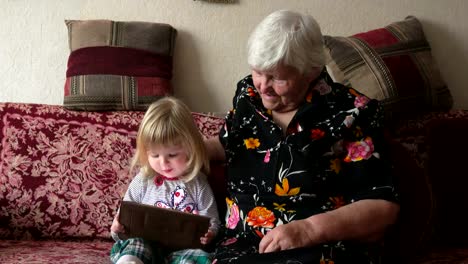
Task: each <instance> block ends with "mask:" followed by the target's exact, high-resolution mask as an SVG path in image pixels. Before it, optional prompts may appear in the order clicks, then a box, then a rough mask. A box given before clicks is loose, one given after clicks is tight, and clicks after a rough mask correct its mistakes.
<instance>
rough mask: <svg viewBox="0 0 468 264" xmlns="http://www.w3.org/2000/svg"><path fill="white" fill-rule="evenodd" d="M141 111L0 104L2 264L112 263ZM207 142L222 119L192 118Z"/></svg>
mask: <svg viewBox="0 0 468 264" xmlns="http://www.w3.org/2000/svg"><path fill="white" fill-rule="evenodd" d="M143 114H144V113H143V112H136V111H135V112H117V111H115V112H77V111H70V110H67V109H65V108H63V107H62V106H52V105H41V104H18V103H1V104H0V155H1V158H0V263H15V264H18V263H62V264H67V263H80V264H82V263H93V264H96V263H109V262H110V261H109V257H108V256H109V252H110V248H111V247H112V244H113V241H112V240H111V239H110V235H109V228H110V225H111V223H112V218H113V216H114V215H115V212H116V210H117V208H118V205H119V202H120V199H121V197H122V195H123V194H124V193H125V191H126V188H127V185H128V184H129V182H130V180H131V179H132V177H133V175H134V173H133V172H129V169H128V168H129V160H130V158H131V157H132V155H133V153H134V147H135V137H136V133H137V130H138V125H139V123H140V120H141V118H142V117H143ZM193 117H194V120H195V121H196V123H197V124H198V126H199V128H200V131H201V132H202V133H203V135H204V136H213V135H215V134H216V133H217V132H218V131H219V128H220V126H221V125H222V124H223V120H222V119H220V118H215V117H211V116H208V115H204V114H201V113H193Z"/></svg>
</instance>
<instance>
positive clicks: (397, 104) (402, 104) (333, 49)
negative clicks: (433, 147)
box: [324, 16, 453, 119]
mask: <svg viewBox="0 0 468 264" xmlns="http://www.w3.org/2000/svg"><path fill="white" fill-rule="evenodd" d="M324 39H325V45H326V47H327V48H328V51H329V53H330V56H331V62H330V63H329V64H328V65H327V69H328V71H329V73H330V75H331V76H333V78H334V79H335V81H337V82H341V83H343V84H345V85H349V86H352V87H353V88H355V89H357V90H358V91H360V92H362V93H364V94H366V95H367V96H369V97H371V98H375V99H379V100H381V101H382V102H383V105H384V107H385V110H386V115H387V118H389V119H396V118H400V117H407V116H408V115H411V114H418V113H421V112H426V111H434V110H447V109H450V108H451V107H452V103H453V102H452V96H451V94H450V91H449V90H448V88H447V86H446V84H445V82H444V80H443V79H442V77H441V75H440V72H439V69H438V67H437V65H436V63H435V61H434V58H433V57H432V54H431V47H430V46H429V43H428V42H427V40H426V38H425V36H424V32H423V29H422V26H421V23H420V22H419V21H418V19H416V18H415V17H412V16H410V17H407V18H406V19H405V20H403V21H398V22H395V23H391V24H390V25H388V26H386V27H383V28H379V29H374V30H371V31H368V32H363V33H358V34H355V35H353V36H350V37H342V36H325V37H324Z"/></svg>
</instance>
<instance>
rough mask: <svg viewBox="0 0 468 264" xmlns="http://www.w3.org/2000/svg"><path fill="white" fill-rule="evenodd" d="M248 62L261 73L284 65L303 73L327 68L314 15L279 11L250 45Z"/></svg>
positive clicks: (255, 33)
mask: <svg viewBox="0 0 468 264" xmlns="http://www.w3.org/2000/svg"><path fill="white" fill-rule="evenodd" d="M247 50H248V55H247V61H248V63H249V65H250V67H252V68H254V69H258V70H272V69H274V68H275V67H277V66H278V65H280V64H283V65H287V66H291V67H294V68H296V69H297V70H298V71H299V72H300V73H302V74H308V73H310V72H311V71H312V70H313V69H314V68H323V67H324V66H325V60H326V58H325V49H324V45H323V36H322V32H321V31H320V26H319V25H318V23H317V21H315V19H314V18H313V17H312V16H310V15H303V14H300V13H297V12H294V11H289V10H279V11H275V12H273V13H271V14H270V15H268V16H267V17H266V18H264V19H263V20H262V21H261V22H260V23H259V24H258V25H257V27H256V28H255V29H254V31H253V32H252V33H251V35H250V37H249V40H248V43H247Z"/></svg>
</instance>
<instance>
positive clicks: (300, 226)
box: [206, 10, 399, 264]
mask: <svg viewBox="0 0 468 264" xmlns="http://www.w3.org/2000/svg"><path fill="white" fill-rule="evenodd" d="M325 57H326V56H325V53H324V46H323V41H322V34H321V31H320V27H319V25H318V24H317V22H316V21H315V20H314V18H312V17H311V16H309V15H302V14H299V13H296V12H292V11H286V10H282V11H277V12H274V13H272V14H270V15H269V16H267V17H266V18H265V19H264V20H263V21H262V22H261V23H260V24H259V25H258V26H257V27H256V29H255V30H254V31H253V33H252V34H251V36H250V38H249V41H248V63H249V65H250V66H251V70H252V74H251V75H249V76H247V77H245V78H244V79H242V80H241V81H239V83H238V84H237V90H236V93H235V96H234V99H233V109H232V110H231V111H230V112H229V113H228V115H227V117H226V125H225V126H224V128H223V129H221V132H220V135H219V138H212V139H209V140H208V141H207V142H206V143H207V144H206V145H207V147H208V149H209V152H210V154H211V157H212V159H221V160H225V161H226V162H227V184H228V185H227V186H228V197H227V198H226V202H227V206H228V208H227V215H226V219H225V221H226V224H225V226H226V230H225V232H224V234H223V237H222V238H221V241H220V242H219V245H218V247H217V249H216V252H215V262H216V263H234V262H240V261H242V262H243V263H249V262H252V263H261V262H262V261H263V262H265V263H283V262H284V263H286V262H288V261H289V262H288V263H294V262H293V261H298V262H299V263H318V264H319V263H335V264H339V263H375V257H374V255H373V254H371V251H372V250H371V248H372V246H371V245H372V244H376V243H373V242H376V241H378V240H380V239H381V238H382V236H383V234H384V232H385V230H386V229H387V228H388V227H389V226H390V225H392V224H393V223H394V222H395V220H396V218H397V215H398V212H399V205H398V203H397V194H396V192H395V190H394V186H393V182H392V178H391V174H390V169H389V168H390V165H389V164H388V161H387V156H386V153H385V149H384V147H385V146H384V141H383V133H382V119H383V118H382V117H383V113H382V108H381V106H380V104H379V103H378V102H377V101H376V100H371V99H369V98H368V97H366V96H364V95H363V94H361V93H359V92H358V91H356V90H354V89H352V88H349V87H345V86H343V85H341V84H338V83H334V82H333V81H332V79H331V78H330V76H329V75H328V74H327V72H326V70H325V67H324V66H325V60H326V59H325ZM291 261H292V262H291Z"/></svg>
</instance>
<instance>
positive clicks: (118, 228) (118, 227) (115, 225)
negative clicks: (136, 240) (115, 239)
mask: <svg viewBox="0 0 468 264" xmlns="http://www.w3.org/2000/svg"><path fill="white" fill-rule="evenodd" d="M111 232H114V233H116V234H119V233H125V227H124V226H123V225H122V224H120V222H119V214H117V215H116V216H115V217H114V221H112V225H111Z"/></svg>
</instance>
